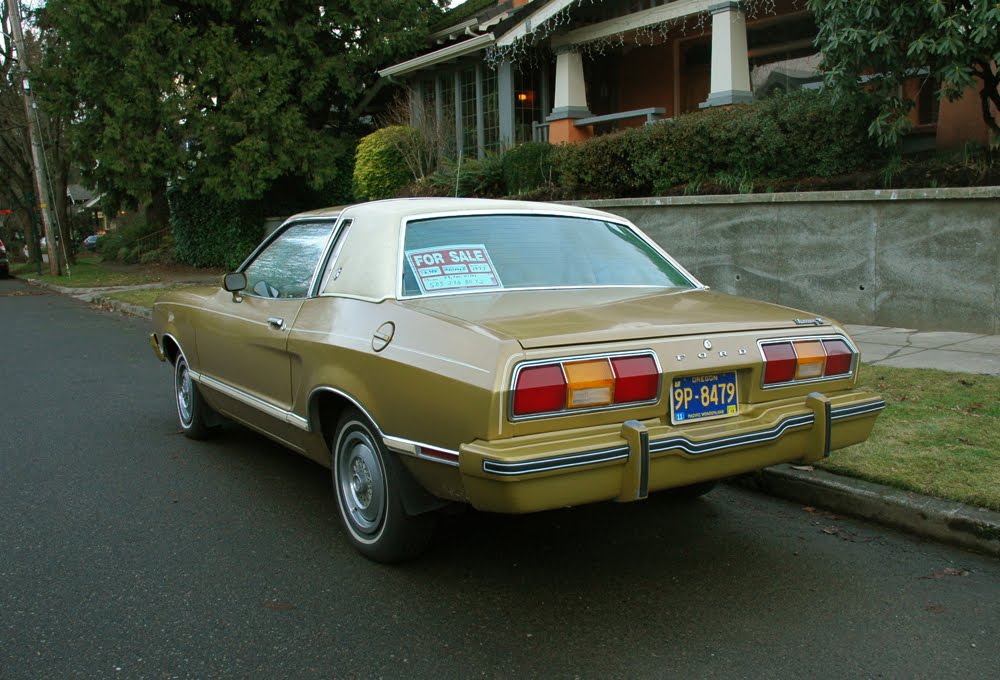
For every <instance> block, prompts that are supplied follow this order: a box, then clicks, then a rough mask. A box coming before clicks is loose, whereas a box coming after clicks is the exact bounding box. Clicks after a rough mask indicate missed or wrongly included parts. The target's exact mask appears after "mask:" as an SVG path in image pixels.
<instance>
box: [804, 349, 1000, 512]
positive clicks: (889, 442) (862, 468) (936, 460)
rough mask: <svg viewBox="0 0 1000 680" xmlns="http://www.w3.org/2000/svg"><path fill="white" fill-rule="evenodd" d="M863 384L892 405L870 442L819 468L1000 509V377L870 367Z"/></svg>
mask: <svg viewBox="0 0 1000 680" xmlns="http://www.w3.org/2000/svg"><path fill="white" fill-rule="evenodd" d="M861 383H862V384H863V385H865V386H866V387H868V388H870V389H872V390H874V391H876V392H879V393H880V394H882V395H883V396H884V397H885V400H886V402H887V404H888V407H887V408H886V409H885V411H883V412H882V415H881V416H879V419H878V421H877V422H876V423H875V430H874V431H873V432H872V436H871V438H870V439H869V440H868V441H867V442H865V443H864V444H859V445H857V446H852V447H850V448H847V449H841V450H840V451H834V452H833V454H831V456H830V458H828V459H827V460H826V461H823V462H822V463H819V464H817V467H821V468H823V469H825V470H829V471H830V472H836V473H838V474H842V475H847V476H851V477H859V478H861V479H867V480H869V481H872V482H878V483H881V484H886V485H888V486H893V487H896V488H900V489H906V490H909V491H916V492H918V493H923V494H926V495H928V496H936V497H938V498H945V499H949V500H955V501H961V502H963V503H968V504H970V505H975V506H978V507H985V508H990V509H992V510H1000V401H998V400H997V395H1000V377H996V376H986V375H973V374H969V373H948V372H945V371H936V370H930V369H915V368H890V367H887V366H864V367H862V371H861Z"/></svg>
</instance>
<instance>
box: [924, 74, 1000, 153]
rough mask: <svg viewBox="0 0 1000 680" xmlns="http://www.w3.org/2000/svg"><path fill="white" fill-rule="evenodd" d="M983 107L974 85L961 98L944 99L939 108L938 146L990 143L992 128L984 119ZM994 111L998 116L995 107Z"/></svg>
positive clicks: (949, 146)
mask: <svg viewBox="0 0 1000 680" xmlns="http://www.w3.org/2000/svg"><path fill="white" fill-rule="evenodd" d="M981 107H982V104H981V103H980V98H979V90H977V89H976V88H974V87H972V88H969V89H968V90H966V91H965V94H963V95H962V98H961V99H957V100H955V101H953V102H949V101H948V100H944V101H942V102H941V108H940V109H938V127H937V148H938V149H940V150H946V149H955V148H958V147H960V146H962V145H963V144H965V143H967V142H973V143H975V144H988V143H989V141H990V129H989V128H988V127H986V121H984V120H983V114H982V108H981ZM992 111H993V115H994V117H997V110H996V108H995V107H993V108H992Z"/></svg>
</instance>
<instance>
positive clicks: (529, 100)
mask: <svg viewBox="0 0 1000 680" xmlns="http://www.w3.org/2000/svg"><path fill="white" fill-rule="evenodd" d="M543 120H544V115H543V113H542V83H541V73H540V72H539V71H537V70H523V71H522V70H520V69H518V70H516V71H515V72H514V143H515V144H521V143H523V142H530V141H531V140H532V124H533V123H541V122H543Z"/></svg>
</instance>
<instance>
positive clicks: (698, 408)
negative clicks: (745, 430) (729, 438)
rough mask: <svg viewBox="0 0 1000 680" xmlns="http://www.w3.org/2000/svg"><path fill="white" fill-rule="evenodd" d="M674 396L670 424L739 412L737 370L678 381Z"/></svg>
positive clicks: (733, 414) (673, 387)
mask: <svg viewBox="0 0 1000 680" xmlns="http://www.w3.org/2000/svg"><path fill="white" fill-rule="evenodd" d="M670 394H671V397H670V422H671V423H673V424H674V425H676V424H678V423H687V422H690V421H692V420H708V419H710V418H728V417H729V416H735V415H737V414H738V413H739V402H738V401H737V392H736V372H735V371H727V372H725V373H706V374H705V375H687V376H684V377H683V378H674V381H673V383H672V385H671V388H670Z"/></svg>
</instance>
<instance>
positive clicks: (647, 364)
mask: <svg viewBox="0 0 1000 680" xmlns="http://www.w3.org/2000/svg"><path fill="white" fill-rule="evenodd" d="M611 367H612V368H613V369H614V371H615V403H616V404H631V403H634V402H638V401H653V400H654V399H656V397H657V396H658V395H659V393H660V369H658V368H657V367H656V361H655V360H654V359H653V357H652V356H650V355H649V354H644V355H642V356H635V357H612V358H611Z"/></svg>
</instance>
